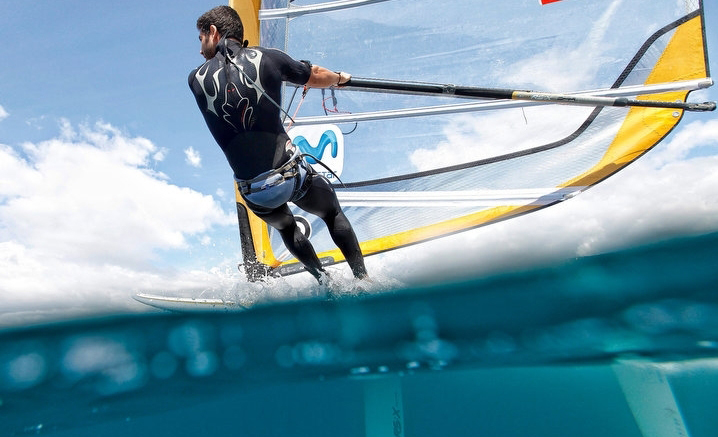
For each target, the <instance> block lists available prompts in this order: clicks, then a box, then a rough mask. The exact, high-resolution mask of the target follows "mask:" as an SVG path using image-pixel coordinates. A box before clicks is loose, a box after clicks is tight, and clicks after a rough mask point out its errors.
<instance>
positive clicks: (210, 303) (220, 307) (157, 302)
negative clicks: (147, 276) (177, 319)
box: [134, 293, 250, 312]
mask: <svg viewBox="0 0 718 437" xmlns="http://www.w3.org/2000/svg"><path fill="white" fill-rule="evenodd" d="M134 298H135V300H136V301H138V302H141V303H143V304H145V305H149V306H152V307H155V308H159V309H162V310H167V311H175V312H192V311H202V312H206V311H220V312H236V311H245V310H247V309H249V308H250V305H246V304H241V303H239V302H236V301H231V300H225V299H217V298H193V297H180V296H164V295H159V294H151V293H137V294H135V295H134Z"/></svg>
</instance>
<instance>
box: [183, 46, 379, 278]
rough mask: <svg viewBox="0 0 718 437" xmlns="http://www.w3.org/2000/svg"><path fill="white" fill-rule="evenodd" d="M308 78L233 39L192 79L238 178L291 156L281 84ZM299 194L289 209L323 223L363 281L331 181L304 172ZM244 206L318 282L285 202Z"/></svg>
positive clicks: (279, 57) (315, 262)
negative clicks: (275, 233) (293, 207)
mask: <svg viewBox="0 0 718 437" xmlns="http://www.w3.org/2000/svg"><path fill="white" fill-rule="evenodd" d="M239 68H242V69H243V71H244V73H246V75H245V74H243V73H242V72H240V71H239ZM310 76H311V65H310V64H309V63H308V62H306V61H296V60H294V59H292V58H291V57H290V56H289V55H287V54H286V53H284V52H282V51H280V50H276V49H267V48H261V47H251V48H245V47H242V45H240V43H239V42H237V41H234V40H231V39H230V40H224V39H223V40H222V41H220V43H219V44H218V45H217V53H216V55H215V56H214V58H212V59H210V60H209V61H207V62H205V63H204V64H203V65H202V66H201V67H199V68H197V69H195V70H193V71H192V72H191V73H190V75H189V86H190V88H191V89H192V93H193V94H194V96H195V99H196V100H197V105H198V106H199V108H200V110H201V111H202V115H203V116H204V119H205V121H206V122H207V126H208V127H209V130H210V132H211V133H212V135H213V136H214V138H215V140H216V141H217V143H218V144H219V146H220V147H221V148H222V151H223V152H224V154H225V156H226V157H227V161H228V162H229V165H230V167H231V168H232V171H234V175H235V178H236V179H239V180H248V179H252V178H255V177H257V176H258V175H260V174H262V173H264V172H267V171H269V170H272V169H277V168H279V167H281V166H282V165H283V164H285V163H287V162H288V161H289V160H290V159H291V158H292V148H288V147H287V142H288V141H290V140H289V136H288V135H287V133H286V132H285V130H284V126H283V125H282V122H281V119H280V112H281V111H280V109H279V106H278V105H279V104H280V103H281V102H280V99H281V88H282V82H283V81H288V82H292V83H295V84H298V85H303V84H305V83H307V81H308V80H309V77H310ZM302 188H304V189H305V190H306V192H305V194H304V195H303V196H302V197H301V198H299V199H295V200H293V203H295V204H296V205H297V206H299V207H300V208H302V209H303V210H305V211H307V212H309V213H312V214H315V215H317V216H318V217H320V218H321V219H322V220H324V222H325V223H326V224H327V227H328V229H329V233H330V235H331V237H332V240H333V241H334V243H335V244H336V245H337V247H338V248H339V249H340V250H341V251H342V253H343V254H344V256H345V258H346V259H347V262H348V263H349V265H350V267H351V269H352V272H353V273H354V275H355V276H357V277H364V276H366V268H365V267H364V259H363V257H362V254H361V250H360V249H359V243H358V242H357V238H356V236H355V234H354V230H353V229H352V227H351V225H350V223H349V221H348V220H347V218H346V216H345V215H344V213H343V212H342V210H341V207H340V206H339V202H338V200H337V197H336V194H335V193H334V189H333V188H332V186H331V184H330V183H329V181H327V180H326V179H325V178H324V177H322V176H320V175H318V174H316V173H315V172H310V173H309V175H308V176H307V179H306V181H305V183H304V185H303V187H302ZM245 201H247V199H246V198H245ZM247 205H248V206H249V207H250V208H251V209H252V211H253V212H254V213H255V214H257V215H258V216H259V217H260V218H262V220H264V221H265V222H267V223H268V224H269V225H270V226H272V227H274V228H276V229H277V230H278V231H279V233H280V235H281V237H282V240H283V241H284V244H285V246H286V247H287V249H288V250H289V251H290V252H291V253H292V255H294V256H295V257H296V258H297V259H298V260H299V261H301V262H302V264H304V266H305V267H306V268H307V270H308V271H309V272H310V273H312V274H313V275H314V276H317V277H318V276H319V272H320V271H322V270H323V269H322V267H321V263H320V262H319V259H318V258H317V255H316V252H315V251H314V248H313V247H312V245H311V243H310V242H309V240H308V239H307V238H306V237H305V236H304V234H303V233H302V232H301V231H300V229H299V228H298V226H297V223H296V221H295V220H294V216H293V214H292V213H291V210H290V209H289V206H288V205H287V204H286V203H285V204H283V205H281V206H279V207H277V208H273V209H268V208H265V207H262V206H261V205H255V204H252V203H251V202H249V201H247Z"/></svg>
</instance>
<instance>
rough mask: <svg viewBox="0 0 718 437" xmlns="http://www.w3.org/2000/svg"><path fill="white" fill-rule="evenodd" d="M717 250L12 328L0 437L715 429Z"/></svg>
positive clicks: (683, 245) (653, 248)
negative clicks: (237, 306) (242, 306)
mask: <svg viewBox="0 0 718 437" xmlns="http://www.w3.org/2000/svg"><path fill="white" fill-rule="evenodd" d="M716 255H718V234H710V235H704V236H698V237H689V238H681V239H677V240H673V241H669V242H664V243H659V244H653V245H650V246H644V247H637V248H633V249H630V250H625V251H621V252H616V253H610V254H605V255H600V256H595V257H590V258H582V259H577V260H573V261H569V262H565V263H562V264H561V265H556V266H552V267H550V268H542V269H539V270H528V271H523V272H515V273H511V274H502V275H499V276H492V277H483V278H473V279H469V280H462V281H461V282H457V283H444V284H440V285H434V286H431V287H415V288H412V289H399V290H391V291H387V292H384V293H380V294H376V295H371V296H367V297H360V298H355V297H350V298H345V299H339V300H335V301H322V300H311V299H310V300H300V301H296V302H282V303H279V304H271V305H269V304H268V305H260V306H257V307H255V308H253V309H251V310H249V311H245V312H237V313H226V314H223V313H216V312H214V313H196V314H195V313H193V314H171V313H151V314H132V315H128V314H123V315H117V316H113V317H102V318H96V319H81V320H74V321H65V322H62V323H60V322H57V323H52V324H46V325H42V326H33V327H24V328H20V327H14V328H7V329H5V330H4V331H2V332H0V436H22V435H52V436H106V437H112V436H155V437H161V436H173V437H176V436H313V437H315V436H346V437H352V436H376V437H384V436H387V437H388V436H492V437H493V436H502V437H505V436H516V437H519V436H521V437H524V436H531V437H542V436H589V437H590V436H597V437H598V436H601V437H604V436H626V437H631V436H636V437H638V436H641V435H645V436H648V435H651V436H659V437H660V436H666V437H680V436H684V435H691V436H693V437H714V436H716V435H717V434H716V432H718V431H717V430H718V417H716V414H715V413H716V405H718V404H717V403H716V399H718V293H717V288H718V285H716V284H718V257H717V256H716Z"/></svg>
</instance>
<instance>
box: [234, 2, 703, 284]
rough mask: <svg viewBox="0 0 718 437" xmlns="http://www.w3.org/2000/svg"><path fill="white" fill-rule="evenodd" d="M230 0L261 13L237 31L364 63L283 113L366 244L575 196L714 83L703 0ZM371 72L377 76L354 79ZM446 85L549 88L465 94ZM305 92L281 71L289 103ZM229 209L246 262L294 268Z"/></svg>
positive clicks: (370, 250)
mask: <svg viewBox="0 0 718 437" xmlns="http://www.w3.org/2000/svg"><path fill="white" fill-rule="evenodd" d="M548 3H551V4H550V5H548ZM230 5H231V6H233V7H235V9H237V10H238V12H239V13H240V16H241V17H242V19H243V21H244V22H245V28H246V29H247V30H249V29H256V30H250V31H249V32H248V33H247V34H246V35H245V38H247V39H248V40H249V41H250V43H251V44H261V45H264V46H271V47H276V48H280V49H282V50H285V51H287V52H288V53H289V54H290V55H292V56H293V57H294V58H296V59H308V60H310V61H311V62H313V63H314V64H318V65H322V66H324V67H327V68H330V69H334V70H342V71H347V72H350V73H352V75H353V76H354V77H355V78H360V77H361V78H364V79H356V80H355V81H354V84H351V83H350V85H359V86H347V87H344V88H338V89H329V90H318V89H313V90H309V92H308V93H307V95H306V98H305V99H304V100H303V101H302V103H301V109H300V111H299V113H298V115H296V116H293V117H292V119H291V120H290V119H289V117H288V119H287V120H286V122H287V124H288V125H289V124H290V123H291V129H290V131H289V133H290V136H291V137H292V138H293V140H294V142H295V143H296V144H298V145H299V146H300V147H301V148H302V150H303V151H304V152H306V153H312V154H313V156H316V157H317V159H319V160H321V162H323V163H324V164H327V165H328V166H329V167H330V168H332V170H333V173H331V172H326V176H327V177H328V178H330V179H332V180H333V182H334V184H335V188H336V191H337V193H338V196H339V198H340V202H341V203H342V206H343V209H344V212H345V213H346V214H347V216H348V218H349V220H350V221H351V223H352V225H353V226H354V228H355V231H356V233H357V236H358V238H359V240H360V244H361V247H362V251H363V252H364V254H365V255H371V254H376V253H381V252H386V251H390V250H393V249H397V248H400V247H406V246H408V245H412V244H417V243H421V242H425V241H427V240H430V239H434V238H438V237H442V236H446V235H449V234H454V233H457V232H462V231H466V230H468V229H472V228H476V227H479V226H484V225H487V224H491V223H495V222H498V221H501V220H506V219H509V218H512V217H517V216H520V215H523V214H526V213H529V212H533V211H537V210H539V209H541V208H545V207H547V206H551V205H554V204H557V203H560V202H562V201H564V200H566V199H569V198H571V197H573V196H575V195H577V194H579V193H581V192H582V191H584V190H586V189H587V188H589V187H591V186H593V185H595V184H597V183H599V182H601V181H603V180H605V179H606V178H608V177H609V176H611V175H613V174H614V173H616V172H617V171H619V170H621V169H622V168H624V167H625V166H626V165H628V164H630V163H631V162H633V161H635V160H636V159H638V158H639V157H640V156H642V155H643V154H645V153H646V152H647V151H648V150H650V149H651V148H653V147H654V146H656V145H657V144H658V143H659V142H660V141H661V140H662V139H663V138H665V137H666V135H668V134H669V133H670V132H671V130H672V129H674V128H675V127H676V125H677V124H678V123H679V122H680V120H681V119H682V117H683V115H684V112H685V110H686V109H688V108H687V107H686V106H685V105H684V103H685V102H686V101H687V99H688V96H689V93H690V92H691V91H695V90H699V89H702V88H706V87H708V86H711V85H712V83H713V82H712V80H711V79H710V74H709V70H708V62H707V54H706V43H705V21H704V15H703V4H702V2H701V1H699V0H682V1H675V0H605V1H594V2H583V1H571V0H564V1H555V2H553V1H540V2H537V1H536V0H505V1H502V2H496V1H489V0H451V1H443V2H437V1H436V0H335V1H317V0H314V1H310V0H295V1H291V2H290V1H288V0H264V1H262V2H261V4H260V2H259V0H253V1H235V0H232V1H230ZM249 22H253V24H252V25H251V26H250V25H249ZM247 30H246V31H247ZM383 78H391V80H385V79H383ZM362 81H364V82H362ZM376 81H379V82H382V81H383V82H384V83H385V85H386V86H385V87H384V89H381V87H379V88H377V87H367V86H366V84H367V83H369V82H376ZM407 84H408V85H416V84H423V85H426V84H445V85H442V87H443V88H441V89H442V90H448V91H449V92H443V91H442V92H418V91H416V90H413V91H412V90H409V89H402V87H404V88H406V87H407ZM451 84H459V85H461V86H467V87H480V88H481V89H489V90H493V89H499V90H507V89H508V90H519V91H520V90H539V91H543V92H545V93H548V94H549V95H553V96H559V97H558V100H556V99H554V100H551V99H548V98H540V97H539V98H528V99H526V100H524V99H521V100H516V99H514V98H513V97H512V96H505V95H498V96H492V95H488V96H478V97H483V98H480V99H476V98H474V97H476V96H473V97H472V98H470V99H467V98H466V96H461V95H457V94H456V93H455V92H454V91H455V89H456V88H457V87H458V86H455V85H451ZM361 85H365V86H361ZM697 94H699V93H697ZM300 95H301V90H298V89H296V88H295V87H294V86H292V85H287V86H286V89H285V96H284V99H283V105H284V107H285V109H286V110H287V113H289V114H293V113H294V112H295V111H296V108H297V106H298V104H299V100H300V98H299V97H300ZM493 97H495V98H493ZM602 99H605V101H619V102H625V101H631V102H639V103H640V102H658V103H659V104H658V105H653V104H652V103H651V104H646V105H645V106H644V105H641V104H637V105H634V104H631V105H622V104H619V105H605V104H604V103H602V102H603V101H604V100H602ZM578 100H581V101H583V105H589V106H574V105H573V104H574V103H576V101H578ZM586 102H587V103H586ZM661 102H665V103H666V104H665V106H666V107H663V106H662V105H661V104H660V103H661ZM670 106H673V107H670ZM703 109H707V108H703ZM708 109H709V108H708ZM316 168H317V170H319V171H323V169H322V167H321V166H317V167H316ZM336 176H338V177H339V178H340V179H341V181H339V180H336ZM237 208H238V214H239V223H240V234H241V240H242V254H243V258H244V266H245V269H246V271H247V274H248V277H249V278H250V279H255V278H257V277H260V276H263V275H265V274H267V273H270V272H275V273H279V274H287V273H292V272H296V271H302V269H301V266H300V265H299V264H298V263H297V261H296V260H295V259H293V258H292V257H291V255H289V254H288V253H287V251H286V249H285V248H284V247H283V245H282V242H281V239H280V238H279V235H277V234H276V233H274V232H272V230H271V229H269V228H268V227H267V226H266V225H265V224H264V223H263V222H262V221H261V220H260V219H258V218H257V217H255V216H253V214H252V213H251V212H249V210H248V209H247V208H246V207H245V205H244V203H243V201H242V199H241V197H240V196H239V194H237ZM293 212H294V214H295V215H296V216H297V217H298V220H299V223H301V224H302V227H303V229H304V231H305V233H306V234H307V235H309V236H310V238H311V241H312V244H313V245H314V247H315V248H316V249H317V252H318V254H319V256H320V258H321V259H322V260H323V262H326V263H337V262H342V261H344V258H343V256H342V254H341V252H339V251H338V250H337V249H336V247H335V246H334V243H333V242H332V241H331V238H330V237H329V235H328V233H327V231H326V229H325V227H324V225H323V223H322V222H321V220H319V219H317V218H316V217H314V216H312V215H310V214H307V213H305V212H303V211H301V210H300V209H296V208H295V209H293Z"/></svg>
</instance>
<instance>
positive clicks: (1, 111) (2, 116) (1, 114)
mask: <svg viewBox="0 0 718 437" xmlns="http://www.w3.org/2000/svg"><path fill="white" fill-rule="evenodd" d="M9 115H10V114H9V113H8V112H7V111H6V110H5V108H3V107H2V105H0V121H2V120H4V119H5V118H7V117H8V116H9Z"/></svg>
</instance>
